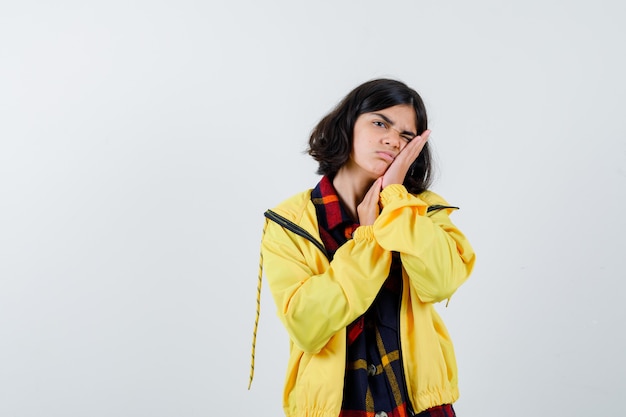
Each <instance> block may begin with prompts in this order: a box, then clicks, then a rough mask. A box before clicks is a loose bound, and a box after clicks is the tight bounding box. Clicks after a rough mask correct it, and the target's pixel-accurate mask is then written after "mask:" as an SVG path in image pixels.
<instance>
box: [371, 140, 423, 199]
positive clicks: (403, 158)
mask: <svg viewBox="0 0 626 417" xmlns="http://www.w3.org/2000/svg"><path fill="white" fill-rule="evenodd" d="M429 136H430V130H425V131H424V133H422V134H421V135H419V136H416V137H415V138H413V140H412V141H411V142H409V143H408V144H407V145H406V146H405V147H404V149H402V151H400V153H399V154H398V155H397V156H396V159H394V160H393V162H392V163H391V165H389V168H387V171H386V172H385V175H383V185H382V188H385V187H386V186H388V185H389V184H402V183H403V182H404V177H406V173H407V172H408V171H409V168H410V167H411V164H412V163H413V161H415V160H416V159H417V157H418V156H419V154H420V152H422V149H423V148H424V145H425V144H426V142H427V141H428V137H429Z"/></svg>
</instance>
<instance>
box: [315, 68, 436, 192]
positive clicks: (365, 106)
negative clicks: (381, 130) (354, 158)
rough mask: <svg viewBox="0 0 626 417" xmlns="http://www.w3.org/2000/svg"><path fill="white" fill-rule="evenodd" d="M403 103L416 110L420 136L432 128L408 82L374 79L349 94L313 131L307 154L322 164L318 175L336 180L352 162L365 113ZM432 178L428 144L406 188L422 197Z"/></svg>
mask: <svg viewBox="0 0 626 417" xmlns="http://www.w3.org/2000/svg"><path fill="white" fill-rule="evenodd" d="M399 104H408V105H411V106H412V107H413V109H414V110H415V115H416V118H417V120H416V121H415V124H416V126H417V134H418V135H421V134H422V133H423V132H424V131H425V130H426V129H427V128H428V118H427V116H426V107H425V106H424V102H423V101H422V98H421V97H420V95H419V94H418V93H417V92H416V91H415V90H413V89H412V88H410V87H408V86H407V85H406V84H405V83H403V82H401V81H397V80H392V79H385V78H381V79H374V80H370V81H367V82H365V83H363V84H361V85H359V86H358V87H356V88H355V89H354V90H352V91H351V92H350V93H348V95H347V96H345V97H344V98H343V100H341V102H339V104H338V105H337V106H336V107H335V108H334V109H333V110H332V111H331V112H330V113H328V114H327V115H326V116H325V117H324V118H322V120H320V122H319V123H318V124H317V126H315V127H314V128H313V130H312V132H311V137H310V138H309V146H308V149H307V153H308V154H309V155H311V156H312V157H313V159H315V160H316V161H317V162H318V164H319V166H318V169H317V174H320V175H326V176H328V177H330V178H333V177H334V176H335V174H337V171H339V168H341V167H342V166H343V165H344V164H345V163H346V162H347V161H348V159H349V158H350V153H351V152H352V141H353V137H354V125H355V123H356V120H357V118H358V117H359V116H360V115H361V114H363V113H370V112H374V111H377V110H382V109H386V108H388V107H392V106H396V105H399ZM432 176H433V167H432V157H431V153H430V148H429V146H428V142H427V143H426V144H425V145H424V148H423V149H422V151H421V152H420V154H419V156H418V157H417V159H416V160H415V162H413V165H411V168H409V171H408V173H407V175H406V177H405V178H404V186H405V187H406V188H407V190H408V191H409V192H411V193H414V194H419V193H421V192H423V191H425V190H426V189H427V188H428V187H429V186H430V184H431V182H432Z"/></svg>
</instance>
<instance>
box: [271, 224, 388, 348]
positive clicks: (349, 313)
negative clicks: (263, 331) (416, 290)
mask: <svg viewBox="0 0 626 417" xmlns="http://www.w3.org/2000/svg"><path fill="white" fill-rule="evenodd" d="M261 249H262V256H263V270H264V272H265V276H266V278H267V282H268V286H269V288H270V291H271V293H272V296H273V298H274V301H275V303H276V306H277V314H278V317H279V318H280V320H281V321H282V323H283V325H284V326H285V328H286V329H287V332H288V334H289V336H290V338H291V340H292V341H293V343H295V344H296V345H297V346H298V347H299V348H300V349H302V350H303V351H304V352H308V353H318V352H319V351H320V350H321V349H322V348H323V347H324V346H325V345H326V343H327V342H328V340H329V339H330V338H331V337H332V336H333V335H334V334H335V333H337V332H338V331H339V330H341V329H344V328H345V327H346V326H348V325H349V324H350V323H351V322H353V321H354V320H355V319H356V318H357V317H359V316H360V315H361V314H363V313H364V312H365V311H366V310H367V308H368V307H369V306H370V305H371V303H372V302H373V301H374V298H375V297H376V294H377V293H378V291H379V289H380V287H381V286H382V284H383V283H384V282H385V279H386V278H387V275H388V273H389V268H390V265H391V253H390V252H389V251H387V250H385V249H383V248H382V247H381V246H380V245H379V244H378V243H377V242H376V241H375V240H374V236H373V231H372V226H361V227H359V228H357V229H356V231H355V232H354V236H353V239H351V240H349V241H348V242H347V243H345V244H344V245H342V246H341V247H340V248H339V249H338V250H337V251H336V252H335V255H334V258H333V260H332V261H331V262H330V264H329V262H328V260H327V258H326V257H325V256H324V255H323V254H322V253H321V252H320V251H319V249H317V248H316V247H315V246H313V245H312V244H310V243H309V242H308V241H306V240H305V239H303V238H302V237H300V236H297V235H295V234H293V233H292V232H289V231H288V230H286V229H284V228H282V227H281V226H280V225H278V224H276V223H274V222H272V221H269V224H267V226H266V231H265V234H264V237H263V241H262V245H261Z"/></svg>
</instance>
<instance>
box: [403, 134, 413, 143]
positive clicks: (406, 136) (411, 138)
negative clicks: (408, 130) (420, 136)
mask: <svg viewBox="0 0 626 417" xmlns="http://www.w3.org/2000/svg"><path fill="white" fill-rule="evenodd" d="M414 137H415V136H411V135H402V139H404V140H406V141H407V142H410V141H412V140H413V138H414Z"/></svg>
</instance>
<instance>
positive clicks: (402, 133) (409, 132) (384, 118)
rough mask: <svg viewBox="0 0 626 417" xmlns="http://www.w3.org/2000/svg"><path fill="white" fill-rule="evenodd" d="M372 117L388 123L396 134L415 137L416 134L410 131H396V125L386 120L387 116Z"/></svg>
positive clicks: (379, 114) (376, 114) (375, 114)
mask: <svg viewBox="0 0 626 417" xmlns="http://www.w3.org/2000/svg"><path fill="white" fill-rule="evenodd" d="M372 114H373V115H374V116H378V117H380V118H381V119H383V120H384V121H385V122H387V123H389V125H390V126H391V128H392V129H394V130H395V131H396V132H398V133H399V134H401V135H411V137H413V138H414V137H416V136H417V133H414V132H411V131H410V130H404V131H402V132H400V131H399V130H398V129H396V128H395V127H394V126H395V125H396V124H395V123H394V122H393V121H392V120H391V119H390V118H388V117H387V116H385V115H384V114H381V113H372Z"/></svg>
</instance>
